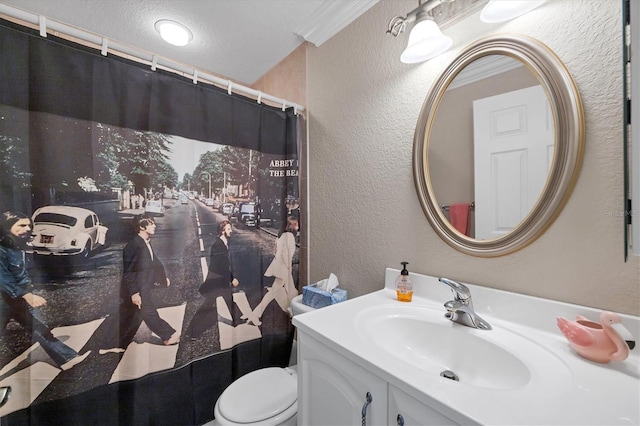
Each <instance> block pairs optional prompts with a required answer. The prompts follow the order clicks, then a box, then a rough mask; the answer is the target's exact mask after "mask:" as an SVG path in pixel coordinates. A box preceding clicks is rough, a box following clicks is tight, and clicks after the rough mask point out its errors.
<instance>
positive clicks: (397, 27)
mask: <svg viewBox="0 0 640 426" xmlns="http://www.w3.org/2000/svg"><path fill="white" fill-rule="evenodd" d="M453 1H455V0H419V5H418V7H416V8H415V9H413V10H412V11H411V12H409V13H407V16H405V17H404V18H403V17H402V16H394V17H393V18H391V21H389V26H388V28H387V34H391V35H392V36H394V37H398V36H399V35H400V34H402V33H403V32H404V31H405V30H406V29H407V24H410V23H412V22H414V21H416V19H418V17H419V16H420V17H423V16H424V15H427V16H429V15H430V14H431V10H432V9H433V8H435V7H437V6H440V5H441V4H442V3H451V2H453Z"/></svg>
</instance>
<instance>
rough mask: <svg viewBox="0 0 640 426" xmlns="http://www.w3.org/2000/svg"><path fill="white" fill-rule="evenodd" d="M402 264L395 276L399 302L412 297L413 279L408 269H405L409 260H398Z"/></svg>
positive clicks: (407, 300) (409, 300) (409, 299)
mask: <svg viewBox="0 0 640 426" xmlns="http://www.w3.org/2000/svg"><path fill="white" fill-rule="evenodd" d="M400 263H401V264H402V271H400V275H398V278H396V294H397V295H398V300H399V301H401V302H411V298H412V297H413V281H411V278H410V277H409V271H407V265H408V264H409V262H400Z"/></svg>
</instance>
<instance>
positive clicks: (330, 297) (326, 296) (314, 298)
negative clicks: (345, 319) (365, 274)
mask: <svg viewBox="0 0 640 426" xmlns="http://www.w3.org/2000/svg"><path fill="white" fill-rule="evenodd" d="M315 286H316V284H309V285H305V286H304V287H302V303H304V304H305V305H308V306H311V307H312V308H324V307H325V306H329V305H333V304H335V303H338V302H344V301H345V300H347V290H343V289H341V288H334V289H333V290H332V291H331V292H327V291H324V290H319V289H318V288H316V287H315Z"/></svg>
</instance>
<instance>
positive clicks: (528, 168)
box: [413, 34, 584, 257]
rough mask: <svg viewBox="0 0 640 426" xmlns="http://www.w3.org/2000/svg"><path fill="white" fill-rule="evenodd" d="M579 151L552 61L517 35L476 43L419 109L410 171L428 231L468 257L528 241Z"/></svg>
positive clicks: (574, 102)
mask: <svg viewBox="0 0 640 426" xmlns="http://www.w3.org/2000/svg"><path fill="white" fill-rule="evenodd" d="M583 150H584V117H583V110H582V103H581V99H580V94H579V93H578V90H577V88H576V86H575V83H574V82H573V79H572V77H571V75H570V74H569V72H568V70H567V69H566V68H565V66H564V64H562V62H561V61H560V60H559V58H558V57H557V56H556V55H555V54H554V53H553V52H552V51H551V50H550V49H549V48H548V47H546V46H545V45H544V44H542V43H541V42H539V41H537V40H535V39H533V38H530V37H527V36H523V35H516V34H508V35H497V36H490V37H486V38H483V39H481V40H479V41H477V42H475V43H473V44H471V45H470V46H468V47H467V48H465V49H464V50H463V51H462V52H461V53H460V54H459V55H458V56H457V57H456V58H455V59H454V60H453V62H452V63H451V64H450V65H449V66H448V67H447V68H446V69H445V71H444V72H443V73H442V74H441V75H440V77H439V78H438V79H437V80H436V82H435V83H434V85H433V86H432V88H431V90H430V91H429V93H428V94H427V97H426V99H425V101H424V104H423V106H422V110H421V112H420V116H419V118H418V123H417V126H416V131H415V137H414V145H413V172H414V180H415V185H416V190H417V193H418V197H419V199H420V203H421V205H422V208H423V210H424V212H425V214H426V216H427V219H428V220H429V222H430V224H431V225H432V227H433V228H434V230H435V231H436V233H437V234H438V235H439V236H440V237H441V238H442V239H443V240H444V241H445V242H447V243H448V244H449V245H451V246H452V247H454V248H455V249H457V250H459V251H461V252H463V253H467V254H470V255H474V256H482V257H494V256H502V255H505V254H508V253H511V252H513V251H516V250H519V249H521V248H522V247H524V246H526V245H527V244H529V243H531V242H532V241H534V240H535V239H536V238H538V237H539V236H540V235H541V234H542V233H543V232H544V231H545V230H546V229H547V227H548V226H549V225H550V224H551V223H552V222H553V220H554V219H555V218H556V217H557V215H558V214H559V213H560V211H561V209H562V207H563V206H564V204H565V203H566V201H567V199H568V197H569V194H570V192H571V190H572V189H573V186H574V184H575V181H576V179H577V176H578V172H579V169H580V165H581V162H582V155H583Z"/></svg>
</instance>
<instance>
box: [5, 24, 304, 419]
mask: <svg viewBox="0 0 640 426" xmlns="http://www.w3.org/2000/svg"><path fill="white" fill-rule="evenodd" d="M0 56H1V57H0V87H1V89H0V213H1V214H2V216H0V233H1V234H0V279H1V281H0V293H1V294H0V295H1V296H2V297H1V298H0V339H1V340H0V342H1V344H0V386H11V389H12V393H11V398H10V399H9V401H8V403H7V404H6V405H4V406H3V407H2V408H0V419H1V422H2V425H5V424H7V425H13V424H16V425H17V424H20V425H24V424H58V425H59V424H65V425H69V424H82V425H86V424H108V425H112V424H141V425H142V424H201V423H204V422H206V421H209V420H211V419H212V418H213V404H214V402H215V400H216V399H217V397H218V396H219V395H220V393H221V392H222V391H223V390H224V388H225V387H226V386H227V385H228V384H229V383H231V382H232V381H233V380H234V379H236V378H237V377H239V376H241V375H243V374H245V373H247V372H249V371H252V370H255V369H257V368H262V367H267V366H285V365H287V364H288V361H289V356H290V350H291V343H292V339H293V327H292V325H291V318H290V314H289V311H288V309H287V307H288V306H286V302H285V303H284V304H283V303H282V300H283V298H282V297H276V298H274V297H273V295H272V294H270V293H271V292H277V291H284V290H283V289H281V288H275V287H277V286H276V285H274V277H269V276H265V271H266V270H267V268H268V267H269V264H270V263H271V261H272V260H273V258H274V256H275V255H276V253H275V250H276V244H275V243H276V239H277V237H278V235H279V233H280V232H281V231H282V229H284V227H285V226H286V224H287V223H289V222H291V221H292V220H294V221H295V219H296V218H297V217H298V214H299V211H298V209H299V203H298V157H297V147H296V141H297V137H296V132H297V117H296V116H295V114H294V113H293V111H291V110H286V111H283V110H282V109H281V108H273V107H269V106H265V105H261V104H258V103H257V102H256V101H255V100H251V99H247V98H244V97H242V96H238V95H235V94H233V95H229V94H228V93H227V92H226V90H220V89H218V88H215V87H212V86H208V85H205V84H201V83H198V84H194V83H193V82H192V81H191V80H190V79H186V78H181V77H177V76H175V75H172V74H169V73H166V72H161V71H152V70H150V69H149V68H148V67H145V66H143V65H140V64H136V63H133V62H129V61H126V60H123V59H120V58H114V57H112V56H109V57H103V56H101V55H100V53H99V52H98V51H94V50H92V49H88V48H84V47H82V46H78V45H73V44H71V43H69V42H66V41H63V40H60V39H56V38H55V37H52V36H48V37H47V38H43V37H40V36H39V35H38V34H37V33H36V32H34V31H32V30H29V29H25V28H22V27H20V26H17V25H14V24H12V23H9V22H5V21H0ZM294 233H295V230H294ZM294 262H295V256H294V259H292V263H294ZM292 271H297V268H296V267H292ZM293 275H294V276H293V279H294V282H295V283H297V277H296V276H295V273H293ZM293 295H294V294H291V292H287V297H292V296H293ZM284 300H285V301H286V300H287V299H286V298H285V299H284ZM274 391H277V389H274Z"/></svg>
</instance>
